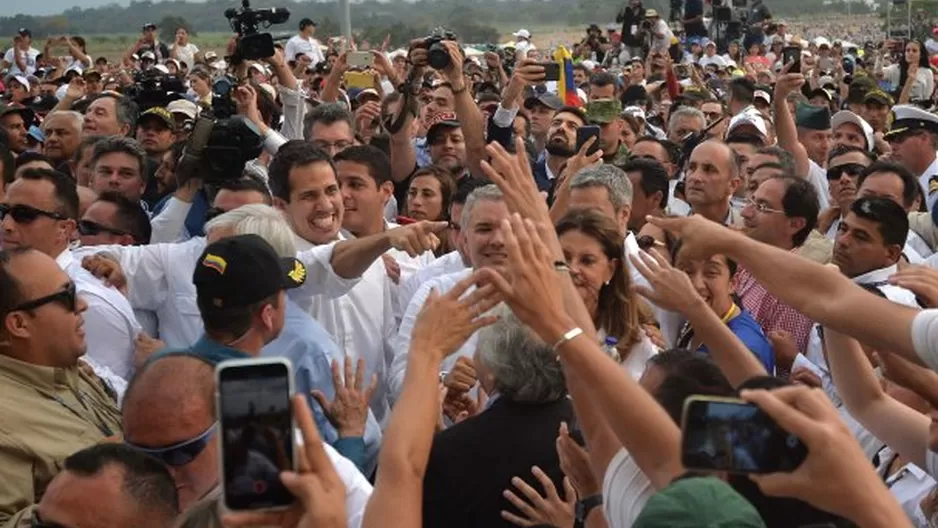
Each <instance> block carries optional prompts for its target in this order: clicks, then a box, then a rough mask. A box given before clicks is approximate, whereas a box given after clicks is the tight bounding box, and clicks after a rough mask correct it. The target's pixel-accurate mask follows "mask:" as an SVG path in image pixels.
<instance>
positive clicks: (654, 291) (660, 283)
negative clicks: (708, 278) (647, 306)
mask: <svg viewBox="0 0 938 528" xmlns="http://www.w3.org/2000/svg"><path fill="white" fill-rule="evenodd" d="M629 260H630V261H631V262H632V265H633V266H635V269H636V270H638V272H639V273H641V274H642V276H643V277H645V279H646V280H647V281H648V284H649V285H650V286H651V287H648V286H645V285H642V284H633V285H632V289H633V290H634V291H635V292H636V293H638V294H639V295H641V296H642V297H644V298H646V299H648V300H649V301H650V302H652V303H654V304H655V305H656V306H660V307H661V308H663V309H665V310H671V311H673V312H678V313H681V314H684V315H687V314H688V313H690V312H691V311H692V310H694V309H701V308H706V304H705V302H704V299H703V298H702V297H701V296H700V294H699V293H697V290H696V289H695V288H694V285H693V284H692V283H691V281H690V277H688V276H687V274H686V273H684V272H683V271H681V270H679V269H677V268H675V267H674V266H672V265H671V264H670V263H669V262H668V260H667V259H666V258H664V256H662V255H661V253H659V252H658V251H657V250H654V249H652V250H650V251H645V250H639V252H638V255H629ZM708 309H709V308H708Z"/></svg>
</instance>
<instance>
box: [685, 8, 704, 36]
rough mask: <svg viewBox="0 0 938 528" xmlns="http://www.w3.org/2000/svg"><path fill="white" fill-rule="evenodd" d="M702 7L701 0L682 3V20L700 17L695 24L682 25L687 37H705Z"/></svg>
mask: <svg viewBox="0 0 938 528" xmlns="http://www.w3.org/2000/svg"><path fill="white" fill-rule="evenodd" d="M703 13H704V6H703V0H686V2H685V3H684V20H687V19H688V18H694V17H697V16H699V17H701V18H700V20H699V21H697V22H691V23H689V24H684V32H685V33H687V36H689V37H706V36H707V27H706V26H704V23H703Z"/></svg>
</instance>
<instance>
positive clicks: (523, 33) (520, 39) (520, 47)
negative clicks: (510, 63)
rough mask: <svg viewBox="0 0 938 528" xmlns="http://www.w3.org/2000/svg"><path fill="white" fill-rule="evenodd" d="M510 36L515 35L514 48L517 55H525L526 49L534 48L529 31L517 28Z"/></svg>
mask: <svg viewBox="0 0 938 528" xmlns="http://www.w3.org/2000/svg"><path fill="white" fill-rule="evenodd" d="M512 36H513V37H515V40H516V41H515V50H516V51H517V52H518V56H519V57H525V56H527V54H528V51H529V50H531V49H533V48H534V44H532V43H531V32H530V31H528V30H526V29H519V30H518V31H515V32H514V33H512Z"/></svg>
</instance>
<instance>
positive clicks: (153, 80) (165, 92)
mask: <svg viewBox="0 0 938 528" xmlns="http://www.w3.org/2000/svg"><path fill="white" fill-rule="evenodd" d="M133 79H134V84H133V85H131V86H128V87H127V88H125V89H124V91H123V93H124V95H126V96H127V97H130V98H131V99H133V100H134V102H136V103H137V106H138V107H139V108H140V111H141V112H143V111H146V110H148V109H150V108H153V107H154V106H166V105H168V104H169V103H170V102H171V101H175V100H176V99H181V98H182V97H184V96H185V93H186V87H185V85H184V84H183V82H182V79H180V78H179V77H176V76H174V75H167V74H165V73H163V72H161V71H160V70H157V69H156V68H153V67H151V68H149V69H146V70H142V71H137V72H134V76H133Z"/></svg>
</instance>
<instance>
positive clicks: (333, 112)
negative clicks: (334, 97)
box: [303, 103, 355, 157]
mask: <svg viewBox="0 0 938 528" xmlns="http://www.w3.org/2000/svg"><path fill="white" fill-rule="evenodd" d="M303 132H304V133H303V137H304V139H306V141H308V142H310V143H312V144H313V145H315V146H316V147H318V148H320V149H322V150H323V151H325V152H327V153H328V154H329V156H330V157H333V156H335V155H336V154H338V153H339V152H342V151H343V150H345V149H347V148H349V147H351V146H352V145H354V144H355V118H354V117H353V116H352V113H351V112H349V110H348V109H347V108H345V107H344V106H342V105H341V104H339V103H328V104H322V105H319V106H317V107H316V108H314V109H313V110H312V111H310V113H309V114H307V115H306V119H305V120H304V123H303Z"/></svg>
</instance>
